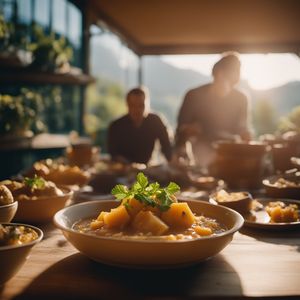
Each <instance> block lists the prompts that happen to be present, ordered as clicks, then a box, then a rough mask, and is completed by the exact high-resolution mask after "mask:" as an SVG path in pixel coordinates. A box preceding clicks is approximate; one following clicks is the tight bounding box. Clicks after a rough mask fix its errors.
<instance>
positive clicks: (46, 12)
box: [34, 0, 50, 27]
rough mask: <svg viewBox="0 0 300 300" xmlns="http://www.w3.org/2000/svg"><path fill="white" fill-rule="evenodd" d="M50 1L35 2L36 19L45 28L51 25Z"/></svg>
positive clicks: (40, 0) (39, 0)
mask: <svg viewBox="0 0 300 300" xmlns="http://www.w3.org/2000/svg"><path fill="white" fill-rule="evenodd" d="M49 4H50V3H49V0H38V1H35V7H34V19H35V21H36V22H37V23H38V24H40V25H42V26H43V27H49V25H50V5H49Z"/></svg>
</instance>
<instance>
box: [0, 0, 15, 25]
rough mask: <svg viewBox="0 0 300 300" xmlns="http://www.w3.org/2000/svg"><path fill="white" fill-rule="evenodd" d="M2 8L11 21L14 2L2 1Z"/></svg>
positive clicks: (7, 18) (7, 19)
mask: <svg viewBox="0 0 300 300" xmlns="http://www.w3.org/2000/svg"><path fill="white" fill-rule="evenodd" d="M1 2H2V3H1V6H2V7H1V8H2V12H3V15H4V18H5V20H6V21H11V20H12V16H13V3H12V2H9V1H8V2H4V1H1Z"/></svg>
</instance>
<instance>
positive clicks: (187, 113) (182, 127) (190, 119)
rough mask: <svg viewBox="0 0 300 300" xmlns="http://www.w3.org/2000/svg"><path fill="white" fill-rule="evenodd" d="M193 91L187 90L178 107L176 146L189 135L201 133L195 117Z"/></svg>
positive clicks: (182, 142)
mask: <svg viewBox="0 0 300 300" xmlns="http://www.w3.org/2000/svg"><path fill="white" fill-rule="evenodd" d="M194 103H195V100H194V96H193V92H192V91H189V92H188V93H187V94H186V95H185V97H184V100H183V103H182V106H181V108H180V111H179V114H178V119H177V129H176V146H180V145H182V144H184V143H185V142H186V140H188V139H189V137H191V136H198V135H200V134H201V130H202V129H201V126H200V125H199V120H197V118H196V108H195V104H194Z"/></svg>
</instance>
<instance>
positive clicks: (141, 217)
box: [131, 210, 169, 235]
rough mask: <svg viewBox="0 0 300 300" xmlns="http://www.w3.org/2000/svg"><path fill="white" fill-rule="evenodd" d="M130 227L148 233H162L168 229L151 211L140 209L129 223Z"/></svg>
mask: <svg viewBox="0 0 300 300" xmlns="http://www.w3.org/2000/svg"><path fill="white" fill-rule="evenodd" d="M131 226H132V228H134V229H135V230H136V231H137V232H143V233H148V232H151V233H152V234H153V235H162V234H164V233H165V232H166V231H168V229H169V227H168V226H167V225H166V224H165V223H164V222H163V221H162V220H160V219H159V218H158V217H156V216H155V215H154V214H153V213H152V212H151V211H143V210H141V211H140V212H139V213H138V214H137V215H136V216H135V218H134V219H133V221H132V223H131Z"/></svg>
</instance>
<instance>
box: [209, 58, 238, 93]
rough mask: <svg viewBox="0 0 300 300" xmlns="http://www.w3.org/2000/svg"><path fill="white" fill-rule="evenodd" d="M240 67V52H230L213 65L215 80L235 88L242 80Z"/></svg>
mask: <svg viewBox="0 0 300 300" xmlns="http://www.w3.org/2000/svg"><path fill="white" fill-rule="evenodd" d="M240 69H241V62H240V60H239V56H238V53H236V52H228V53H224V54H223V57H222V58H221V59H220V60H219V61H218V62H217V63H216V64H215V65H214V66H213V69H212V75H213V77H214V81H215V82H225V83H226V84H228V86H229V88H233V87H234V86H235V85H236V84H237V83H238V82H239V80H240Z"/></svg>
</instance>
